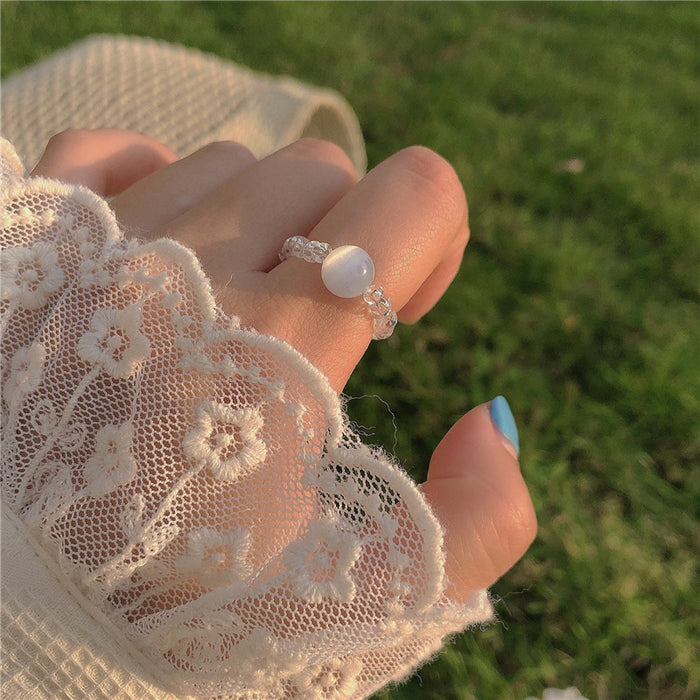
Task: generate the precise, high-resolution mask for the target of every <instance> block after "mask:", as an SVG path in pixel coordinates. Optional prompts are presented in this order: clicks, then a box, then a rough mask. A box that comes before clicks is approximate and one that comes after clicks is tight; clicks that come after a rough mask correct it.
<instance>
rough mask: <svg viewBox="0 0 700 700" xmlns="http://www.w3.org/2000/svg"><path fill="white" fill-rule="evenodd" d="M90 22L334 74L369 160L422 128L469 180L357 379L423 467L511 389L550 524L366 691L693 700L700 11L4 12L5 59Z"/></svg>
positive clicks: (488, 7) (405, 454) (490, 698)
mask: <svg viewBox="0 0 700 700" xmlns="http://www.w3.org/2000/svg"><path fill="white" fill-rule="evenodd" d="M95 32H120V33H128V34H140V35H149V36H154V37H158V38H164V39H168V40H171V41H176V42H180V43H184V44H187V45H190V46H195V47H198V48H200V49H203V50H205V51H210V52H214V53H216V54H218V55H220V56H224V57H227V58H230V59H232V60H235V61H238V62H240V63H242V64H244V65H247V66H249V67H251V68H255V69H259V70H263V71H268V72H271V73H276V74H277V73H287V74H292V75H294V76H296V77H298V78H300V79H303V80H306V81H308V82H311V83H314V84H318V85H327V86H330V87H334V88H336V89H337V90H339V91H340V92H342V93H343V94H344V95H345V96H346V97H347V98H348V100H349V101H350V103H351V104H352V105H353V106H354V108H355V110H356V111H357V114H358V116H359V118H360V121H361V123H362V126H363V129H364V133H365V138H366V141H367V150H368V156H369V161H370V165H372V164H376V163H378V162H379V161H381V160H382V159H383V158H385V157H386V156H388V155H389V154H390V153H392V152H393V151H395V150H397V149H399V148H401V147H403V146H406V145H409V144H412V143H422V144H425V145H427V146H430V147H431V148H434V149H435V150H437V151H439V152H440V153H441V154H443V155H444V156H445V157H446V158H448V159H449V160H450V161H451V162H452V163H453V164H454V165H455V167H456V169H457V171H458V173H459V175H460V177H461V179H462V182H463V184H464V187H465V189H466V191H467V194H468V197H469V202H470V219H471V228H472V242H471V244H470V248H469V253H468V256H467V258H466V260H465V263H464V267H463V270H462V272H461V273H460V275H459V277H458V279H457V280H456V282H455V284H454V285H453V287H452V288H451V290H450V292H449V293H448V294H447V296H446V297H445V299H444V300H443V301H442V302H441V304H440V305H439V306H438V307H437V308H436V310H435V311H434V312H433V313H432V314H431V315H430V316H429V317H428V318H426V319H425V320H424V321H422V322H421V323H420V324H418V325H416V326H413V327H402V328H400V329H399V330H398V331H397V332H396V333H395V335H394V336H393V337H392V338H391V339H390V340H389V341H387V342H384V343H377V344H375V345H374V346H373V347H372V348H371V350H370V352H369V353H368V355H367V356H366V358H365V360H364V361H363V363H362V364H361V365H360V367H359V368H358V371H357V373H356V375H355V376H354V377H353V379H352V380H351V383H350V385H349V386H348V388H347V392H348V394H350V395H353V396H360V395H372V394H378V395H380V396H381V397H382V399H383V400H384V401H386V402H387V403H388V405H389V406H390V407H391V410H392V411H393V412H394V413H395V414H396V421H397V434H396V445H395V451H396V454H397V455H398V457H399V458H400V460H401V461H402V463H404V464H406V465H407V466H408V467H409V468H410V469H411V471H412V473H413V474H414V475H415V476H416V478H418V479H421V478H423V477H424V474H425V468H426V465H427V463H428V459H429V455H430V453H431V451H432V449H433V447H434V446H435V443H436V441H437V440H438V439H439V437H440V436H441V435H442V434H443V433H444V432H445V431H446V430H447V428H448V427H449V426H450V425H451V424H452V423H453V422H454V421H455V420H456V418H457V417H458V416H459V415H461V414H462V413H463V412H465V411H466V410H468V409H469V408H470V407H471V406H472V405H474V404H477V403H480V402H482V401H486V400H489V399H490V398H492V397H493V396H495V395H496V394H504V395H505V396H507V397H508V399H509V401H510V403H511V406H512V407H513V409H514V412H515V414H516V418H517V420H518V425H519V428H520V434H521V447H522V453H521V457H522V469H523V472H524V474H525V477H526V479H527V481H528V483H529V485H530V487H531V491H532V495H533V499H534V502H535V506H536V509H537V513H538V517H539V522H540V533H539V537H538V539H537V541H536V543H535V544H534V545H533V547H532V549H531V550H530V552H529V553H528V555H527V556H526V557H525V558H524V560H523V561H522V562H521V563H520V564H518V565H517V566H516V567H515V568H514V569H513V570H512V571H510V572H509V573H508V574H507V575H506V576H505V577H504V578H503V579H502V580H501V581H500V582H499V583H498V584H497V585H496V586H495V588H494V592H495V594H496V595H497V596H498V597H499V599H500V602H499V603H498V605H497V611H498V616H499V623H498V624H495V625H493V626H490V627H488V628H486V629H484V630H477V631H474V632H469V633H467V634H464V635H462V636H460V637H459V638H458V639H456V640H455V641H454V643H453V644H452V645H451V646H450V647H449V648H447V649H446V650H445V651H444V652H443V653H442V654H441V655H440V656H439V657H438V658H437V659H436V660H435V661H434V662H432V663H431V664H429V665H428V666H426V667H424V668H423V669H422V670H421V671H420V673H419V674H418V675H416V676H415V677H414V678H413V679H412V680H411V681H410V682H408V683H407V684H405V685H403V686H401V687H399V688H392V689H390V690H387V691H385V692H384V693H382V694H380V695H379V696H378V697H379V698H381V699H382V700H389V699H392V700H408V699H412V700H413V699H415V700H438V699H440V700H467V699H470V698H479V699H480V700H522V699H523V698H524V697H525V696H527V695H541V693H542V690H543V688H545V687H547V686H555V687H560V688H564V687H567V686H569V685H575V686H577V687H578V688H579V690H580V691H581V692H582V693H583V694H584V695H586V696H587V697H588V698H590V700H594V699H597V700H621V699H625V698H630V699H633V698H634V699H635V700H636V699H640V698H654V699H657V698H658V699H663V700H680V699H681V698H693V697H698V693H699V692H700V668H699V665H698V664H699V662H698V659H699V658H700V643H699V640H700V603H699V601H698V592H697V591H698V579H697V559H698V555H699V554H700V526H699V524H698V522H699V519H698V515H699V511H700V469H699V466H698V465H699V464H700V116H699V115H700V50H699V44H698V37H700V5H698V4H695V3H644V4H639V3H619V4H618V3H607V4H599V3H553V4H550V3H543V4H540V3H523V4H521V3H386V4H385V3H357V4H355V3H279V4H278V3H198V2H192V3H162V4H161V3H157V2H152V3H130V2H123V3H50V2H41V3H32V2H21V3H14V2H3V3H2V74H3V76H4V75H8V74H9V73H11V72H13V71H14V70H17V69H19V68H21V67H22V66H24V65H26V64H28V63H30V62H33V61H35V60H38V59H40V58H42V57H44V56H46V55H48V54H49V53H51V52H52V51H54V50H55V49H57V48H59V47H62V46H64V45H66V44H68V43H70V42H72V41H74V40H75V39H77V38H80V37H83V36H85V35H87V34H91V33H95ZM350 407H351V409H352V415H353V417H355V418H356V419H357V420H358V421H359V422H361V423H362V424H364V425H372V426H376V428H375V430H374V439H375V440H376V441H381V442H383V443H384V444H386V445H387V446H388V447H389V448H393V446H394V432H393V431H394V428H393V425H392V419H391V415H390V414H389V412H388V411H387V409H386V408H385V406H384V404H383V403H381V402H379V401H378V400H376V399H367V398H365V399H362V400H357V401H352V402H351V403H350Z"/></svg>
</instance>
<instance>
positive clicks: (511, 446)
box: [421, 397, 537, 600]
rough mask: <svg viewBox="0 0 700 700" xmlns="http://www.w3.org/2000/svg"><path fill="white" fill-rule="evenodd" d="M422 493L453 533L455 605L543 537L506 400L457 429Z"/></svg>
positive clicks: (438, 453)
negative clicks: (539, 536) (456, 600)
mask: <svg viewBox="0 0 700 700" xmlns="http://www.w3.org/2000/svg"><path fill="white" fill-rule="evenodd" d="M421 489H422V491H423V493H424V494H425V496H426V498H427V499H428V500H429V501H430V503H431V505H432V507H433V510H434V511H435V513H436V515H437V517H438V519H439V520H440V522H441V523H442V525H443V527H444V528H445V545H446V549H447V562H446V568H447V576H448V579H449V582H450V588H448V591H447V593H448V595H450V596H451V597H453V598H455V599H458V600H466V598H467V597H468V595H469V593H470V592H472V591H474V590H476V589H479V588H486V587H487V586H490V585H491V584H492V583H494V582H495V581H496V580H497V579H498V578H499V577H500V576H502V575H503V574H504V573H505V572H506V571H508V569H510V568H511V567H512V566H513V565H514V564H515V563H516V562H517V561H518V559H520V557H521V556H522V555H523V554H524V553H525V551H526V550H527V548H528V547H529V546H530V544H531V543H532V541H533V539H534V538H535V534H536V532H537V520H536V516H535V510H534V507H533V505H532V501H531V499H530V495H529V493H528V490H527V486H526V485H525V481H524V480H523V477H522V475H521V473H520V466H519V464H518V460H517V429H516V428H515V421H514V420H513V416H512V413H511V412H510V408H509V406H508V403H507V401H506V400H505V399H504V398H503V397H497V398H496V399H494V401H492V402H490V403H488V404H482V405H481V406H477V407H476V408H474V409H472V410H471V411H470V412H469V413H467V414H466V415H465V416H463V417H462V418H461V419H460V420H459V421H458V422H457V423H456V424H455V425H454V426H453V427H452V428H451V429H450V430H449V432H448V433H447V435H445V437H444V438H443V440H442V441H441V442H440V444H439V445H438V446H437V448H436V449H435V452H434V453H433V456H432V458H431V461H430V469H429V471H428V479H427V481H426V482H425V483H424V484H423V485H422V486H421Z"/></svg>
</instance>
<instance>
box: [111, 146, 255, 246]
mask: <svg viewBox="0 0 700 700" xmlns="http://www.w3.org/2000/svg"><path fill="white" fill-rule="evenodd" d="M256 162H257V161H256V158H255V156H254V155H253V154H252V153H251V152H250V151H249V150H248V149H247V148H246V147H245V146H243V145H241V144H238V143H234V142H233V141H220V142H217V143H211V144H209V145H208V146H205V147H204V148H202V149H200V150H199V151H196V152H195V153H193V154H192V155H190V156H188V157H187V158H183V159H182V160H179V161H177V162H175V163H173V164H172V165H170V166H169V167H167V168H160V169H158V170H156V171H155V172H153V173H152V174H150V175H148V176H147V177H144V178H142V179H140V180H139V181H138V182H136V183H135V184H133V185H132V186H131V187H129V188H128V189H127V190H126V191H125V192H122V194H120V195H119V196H118V197H115V198H114V199H113V200H112V202H111V206H112V209H113V210H114V213H115V214H116V216H117V219H118V220H119V222H120V223H121V224H122V226H123V227H124V228H125V229H126V230H135V231H139V232H140V233H141V234H142V235H148V234H150V235H151V236H153V235H155V234H154V232H156V231H159V230H160V229H162V228H163V227H165V226H167V225H168V224H169V223H170V222H171V221H173V220H174V219H176V218H177V217H179V216H181V215H182V214H184V213H185V212H186V211H188V210H189V209H191V208H192V207H194V206H195V205H196V204H198V203H199V202H201V201H202V200H204V199H205V198H206V197H208V196H209V195H210V194H211V193H212V192H214V191H215V190H216V189H218V188H219V187H221V185H223V184H224V183H226V182H228V181H230V180H233V179H234V178H235V177H236V176H238V175H239V174H240V173H242V172H243V171H244V170H246V169H247V168H248V167H250V166H251V165H253V164H254V163H256Z"/></svg>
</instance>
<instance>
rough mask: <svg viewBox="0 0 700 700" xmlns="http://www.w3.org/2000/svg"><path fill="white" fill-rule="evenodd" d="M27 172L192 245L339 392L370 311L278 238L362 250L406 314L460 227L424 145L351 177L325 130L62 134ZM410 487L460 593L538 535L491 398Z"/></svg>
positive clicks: (463, 236)
mask: <svg viewBox="0 0 700 700" xmlns="http://www.w3.org/2000/svg"><path fill="white" fill-rule="evenodd" d="M33 175H42V176H46V177H54V178H58V179H61V180H64V181H69V182H74V183H76V184H83V185H86V186H88V187H90V188H91V189H93V190H95V191H96V192H97V193H98V194H100V195H102V196H109V197H113V199H112V200H111V205H112V208H113V209H114V211H115V213H116V215H117V218H118V219H119V220H120V222H121V224H122V225H123V227H124V228H125V230H126V231H127V232H133V233H135V234H137V235H138V236H139V237H140V238H158V237H162V236H168V237H170V238H173V239H175V240H178V241H180V242H181V243H183V244H185V245H187V246H188V247H190V248H191V249H193V250H194V251H195V252H196V254H197V255H198V257H199V259H200V261H201V262H202V265H203V267H204V269H205V270H206V271H207V273H208V274H209V277H210V279H211V281H212V284H213V285H214V286H215V288H218V290H217V291H218V298H219V299H220V301H221V303H222V305H223V306H224V309H225V310H226V311H227V312H229V313H231V314H235V315H237V316H238V317H239V318H240V319H241V322H242V323H243V324H244V325H248V326H252V327H254V328H256V329H257V330H259V331H261V332H263V333H266V334H270V335H273V336H275V337H277V338H280V339H282V340H285V341H287V342H288V343H290V344H291V345H293V346H294V347H296V348H297V350H299V351H300V352H301V353H302V354H304V355H305V356H306V357H307V358H308V359H309V360H310V361H311V362H312V363H313V364H314V365H315V366H316V367H318V368H319V369H320V370H321V371H322V372H323V373H324V374H325V375H326V376H327V377H328V379H329V381H330V382H331V384H332V386H333V387H334V388H335V389H336V390H337V391H341V390H342V388H343V386H344V385H345V383H346V381H347V379H348V378H349V376H350V374H351V372H352V371H353V369H354V368H355V366H356V365H357V363H358V362H359V360H360V359H361V357H362V355H363V354H364V352H365V350H366V348H367V345H368V344H369V342H370V339H371V335H372V323H371V320H370V318H369V317H368V314H367V310H366V308H365V305H364V304H363V303H362V302H360V301H359V300H358V299H339V298H337V297H335V296H333V295H331V294H330V293H329V292H328V291H327V290H326V289H325V287H324V286H323V284H322V282H321V279H320V274H319V273H318V271H314V270H313V269H311V268H310V267H309V263H305V262H303V261H301V260H298V259H289V260H286V261H284V262H282V263H280V262H279V259H278V252H279V250H280V248H281V246H282V244H283V242H284V240H285V239H286V238H287V237H289V236H293V235H305V236H308V237H309V238H313V239H316V240H320V241H327V242H328V243H330V244H331V246H333V247H335V246H338V245H342V244H355V245H359V246H360V247H362V248H364V249H365V250H367V251H369V252H370V254H371V255H372V258H373V260H374V264H375V268H376V279H377V281H379V283H381V284H382V286H383V287H384V289H385V290H386V293H387V294H388V296H389V297H390V298H391V300H392V303H393V305H394V308H395V309H397V311H398V314H399V319H400V320H401V321H404V322H409V323H410V322H413V321H416V320H418V319H419V318H420V317H421V316H422V315H423V314H425V313H426V312H427V311H428V310H429V309H430V308H431V307H432V306H433V305H434V304H435V303H436V302H437V301H438V299H439V298H440V297H441V296H442V294H443V293H444V291H445V290H446V288H447V287H448V285H449V284H450V282H451V281H452V279H453V278H454V276H455V274H456V273H457V270H458V268H459V264H460V262H461V259H462V255H463V252H464V248H465V246H466V244H467V241H468V238H469V228H468V223H467V205H466V199H465V196H464V192H463V190H462V187H461V185H460V183H459V180H458V178H457V176H456V174H455V173H454V170H453V169H452V168H451V167H450V166H449V165H448V164H447V163H446V162H445V161H444V160H443V159H442V158H440V157H439V156H437V155H436V154H435V153H433V152H432V151H429V150H427V149H425V148H418V147H413V148H409V149H406V150H403V151H400V152H399V153H396V154H395V155H393V156H391V157H390V158H388V159H387V160H386V161H384V162H383V163H381V164H380V165H378V166H377V167H376V168H375V169H374V170H372V171H371V172H370V173H368V174H367V176H366V177H364V178H363V179H362V180H360V181H359V182H358V178H357V174H356V173H355V171H354V169H353V166H352V165H351V163H350V161H349V159H348V158H347V156H346V155H345V154H344V153H343V152H342V151H341V150H340V149H339V148H337V147H336V146H334V145H332V144H330V143H326V142H323V141H317V140H308V139H305V140H302V141H298V142H296V143H294V144H292V145H291V146H288V147H287V148H284V149H282V150H280V151H278V152H277V153H274V154H273V155H271V156H269V157H267V158H265V159H263V160H261V161H259V162H258V161H257V160H256V159H255V158H254V157H253V155H252V154H251V153H250V152H249V151H248V150H247V149H245V148H244V147H243V146H240V145H238V144H233V143H218V144H212V145H210V146H207V147H205V148H204V149H202V150H200V151H198V152H197V153H195V154H193V155H191V156H189V157H188V158H184V159H182V160H178V159H177V157H176V155H175V154H174V153H172V152H171V151H169V150H168V149H167V148H166V147H165V146H163V145H162V144H159V143H157V142H156V141H154V140H152V139H150V138H148V137H146V136H140V135H137V134H133V133H130V132H124V131H119V130H99V131H92V132H90V131H69V132H64V133H63V134H60V135H58V136H57V137H54V138H53V139H52V140H51V142H50V143H49V145H48V147H47V150H46V152H45V154H44V156H43V157H42V159H41V160H40V162H39V163H38V165H37V166H36V168H35V170H34V172H33ZM421 488H422V490H423V492H424V493H425V495H426V497H427V498H428V499H429V501H430V502H431V504H432V506H433V508H434V510H435V512H436V514H437V516H438V517H439V518H440V520H441V522H442V523H443V525H444V527H445V530H446V545H447V574H448V577H449V580H450V581H451V583H452V590H451V591H449V593H450V594H451V595H452V596H453V597H454V598H456V599H466V597H467V596H468V594H469V593H470V592H471V591H472V590H474V589H476V588H482V587H486V586H488V585H490V584H492V583H493V582H494V581H495V580H496V579H497V578H498V577H499V576H501V575H502V574H503V573H505V571H507V570H508V569H509V568H510V567H511V566H512V565H513V564H514V563H515V562H516V561H517V560H518V559H519V558H520V557H521V556H522V554H523V553H524V552H525V550H526V549H527V547H528V546H529V545H530V543H531V542H532V539H533V538H534V536H535V531H536V520H535V515H534V509H533V506H532V502H531V500H530V497H529V494H528V491H527V487H526V486H525V483H524V481H523V479H522V476H521V474H520V469H519V465H518V461H517V451H516V449H515V447H514V445H513V443H512V442H511V441H510V440H508V439H507V438H506V437H505V435H504V434H503V433H502V432H501V431H500V430H499V429H498V427H497V425H496V424H495V422H494V421H493V420H492V418H491V415H490V410H489V405H488V404H485V405H482V406H478V407H476V408H475V409H473V410H472V411H470V412H469V413H467V414H466V415H465V416H464V417H462V418H461V419H460V420H459V421H458V422H457V423H456V425H455V426H454V427H453V428H452V429H451V430H450V431H449V432H448V434H447V435H446V436H445V438H444V439H443V440H442V442H441V443H440V444H439V445H438V447H437V449H436V450H435V452H434V454H433V456H432V459H431V463H430V469H429V473H428V479H427V481H426V482H425V484H423V485H422V487H421Z"/></svg>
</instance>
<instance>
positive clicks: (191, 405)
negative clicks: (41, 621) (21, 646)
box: [0, 144, 490, 700]
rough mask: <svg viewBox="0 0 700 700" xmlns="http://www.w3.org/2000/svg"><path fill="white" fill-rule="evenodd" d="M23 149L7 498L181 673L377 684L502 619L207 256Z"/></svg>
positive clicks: (412, 501)
mask: <svg viewBox="0 0 700 700" xmlns="http://www.w3.org/2000/svg"><path fill="white" fill-rule="evenodd" d="M3 148H4V149H5V150H6V149H7V145H6V144H3ZM15 161H16V157H15V156H14V155H13V156H12V157H8V159H7V161H3V166H4V171H3V172H4V177H3V192H2V208H3V210H2V258H1V260H0V274H1V275H2V295H1V301H0V304H1V305H0V333H2V347H3V365H2V376H3V392H2V427H3V445H2V470H3V480H2V495H3V501H4V503H5V504H6V505H7V506H8V507H10V508H11V509H12V510H13V511H14V512H15V513H16V514H17V515H18V516H19V517H20V518H21V519H22V520H23V521H24V523H25V524H26V526H27V527H28V528H30V529H31V531H32V532H33V534H34V535H35V537H36V538H37V540H38V541H40V542H41V544H42V546H43V547H44V548H45V550H46V551H47V552H49V553H50V554H51V555H52V556H53V557H54V558H55V560H56V561H57V562H58V564H59V565H60V568H61V570H62V571H63V573H64V575H65V576H66V577H68V578H70V579H71V580H72V581H73V583H74V584H75V585H76V586H77V587H78V589H79V590H80V591H81V592H82V593H83V594H84V595H85V596H86V597H87V598H88V599H89V600H90V601H92V603H93V604H95V605H96V606H98V607H99V609H100V610H101V611H102V612H103V613H104V614H105V615H106V616H107V618H109V620H110V621H111V622H112V623H113V624H114V625H116V626H117V627H118V628H119V629H120V630H121V631H122V632H123V634H124V635H126V637H127V638H128V639H129V640H131V642H132V643H133V644H134V645H135V646H136V647H137V648H138V649H139V650H140V652H141V653H142V654H145V655H146V656H147V657H148V659H149V663H150V664H151V665H152V667H153V668H154V669H155V671H154V672H155V673H156V674H157V676H158V678H159V680H160V682H161V683H162V684H163V685H164V686H166V687H168V688H170V689H173V690H175V692H179V693H185V694H191V695H196V696H198V697H209V698H214V697H216V698H231V699H233V698H238V699H241V700H242V699H244V698H247V699H253V698H254V699H255V700H261V699H270V700H272V699H273V698H314V699H315V698H318V699H319V700H337V699H344V698H362V697H366V696H367V695H369V694H371V693H372V692H373V691H374V690H376V689H378V688H379V687H381V686H382V685H384V684H385V683H387V682H388V681H390V680H396V679H400V678H403V677H404V676H405V675H406V674H407V673H409V672H410V671H411V669H412V668H413V667H414V666H415V665H417V664H419V663H421V662H422V661H424V660H425V659H426V658H428V657H429V656H430V655H431V654H432V653H434V651H435V650H436V649H437V648H438V647H439V645H440V644H441V642H442V640H443V639H444V637H445V636H446V635H449V634H451V633H454V632H456V631H458V630H461V629H463V628H464V627H465V626H467V625H469V624H474V623H476V622H480V621H483V620H484V619H487V618H488V617H489V616H490V606H489V603H488V598H487V595H486V593H485V592H484V591H477V592H475V593H474V595H473V597H472V599H471V600H470V601H468V603H467V604H464V605H456V604H454V603H452V602H450V601H449V600H448V599H447V598H446V596H445V594H444V591H445V589H446V585H447V582H446V581H445V576H444V554H443V549H442V531H441V529H440V526H439V524H438V522H437V520H436V519H435V517H434V515H433V514H432V512H431V511H430V509H429V507H428V505H427V503H426V502H425V500H424V499H423V496H422V495H421V493H420V492H419V491H418V489H417V488H416V487H415V485H414V484H413V483H412V481H411V480H410V479H409V478H408V476H407V475H405V474H404V473H403V472H402V471H401V470H400V469H399V468H398V467H397V466H396V465H394V464H393V463H392V461H391V460H390V459H389V458H388V457H387V456H386V455H385V454H383V453H382V452H380V451H379V450H377V449H374V448H370V447H367V446H365V445H363V444H362V443H361V442H360V440H359V438H358V437H357V436H356V435H355V434H354V433H353V432H352V430H351V428H350V426H349V423H348V421H347V418H346V417H345V415H344V414H343V412H342V410H341V405H340V401H339V398H338V396H337V395H336V394H335V393H334V392H333V391H332V390H331V388H330V386H329V385H328V383H327V381H326V380H325V378H324V377H323V376H321V375H320V374H319V373H318V372H317V371H316V370H315V369H314V368H313V367H312V366H311V365H310V364H309V363H308V362H307V361H306V360H305V359H304V358H303V357H301V356H300V355H299V354H298V353H296V352H295V351H294V350H293V349H291V348H290V347H288V346H287V345H285V344H284V343H282V342H280V341H278V340H275V339H273V338H269V337H265V336H262V335H259V334H257V333H255V332H253V331H248V330H245V329H241V328H240V324H239V323H238V321H237V319H235V318H230V317H227V316H226V315H225V314H223V313H222V312H221V310H220V309H219V308H218V307H217V306H216V304H215V302H214V297H213V295H212V292H211V290H210V288H209V284H208V281H207V280H206V278H205V277H204V275H203V273H202V271H201V269H200V268H199V265H198V263H197V261H196V259H195V257H194V256H193V255H192V253H190V251H188V250H186V249H184V248H182V247H181V246H179V245H178V244H176V243H174V242H172V241H168V240H160V241H155V242H152V243H145V244H139V243H136V242H128V241H126V240H124V239H123V237H122V235H121V232H120V231H119V229H118V226H117V224H116V221H115V220H114V217H113V216H112V214H111V211H110V210H109V208H108V206H107V205H106V203H105V202H103V201H102V200H100V199H99V198H97V197H96V196H95V195H93V194H92V193H91V192H89V191H87V190H85V189H82V188H78V187H68V186H64V185H60V184H58V183H55V182H51V181H46V180H41V179H34V180H23V179H22V178H21V177H20V176H19V174H18V173H17V172H16V171H15V170H13V169H12V168H11V167H10V166H9V165H8V163H13V162H15Z"/></svg>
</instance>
